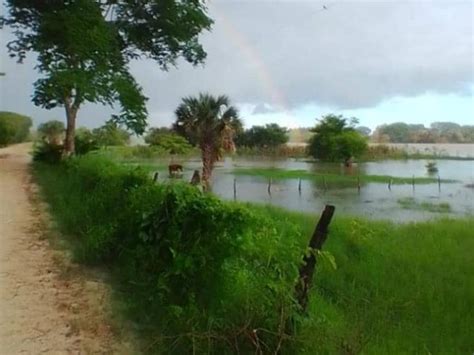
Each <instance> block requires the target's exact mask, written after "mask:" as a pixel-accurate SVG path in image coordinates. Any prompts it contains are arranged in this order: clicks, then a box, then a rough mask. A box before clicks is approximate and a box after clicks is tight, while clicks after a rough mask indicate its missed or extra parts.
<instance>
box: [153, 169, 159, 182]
mask: <svg viewBox="0 0 474 355" xmlns="http://www.w3.org/2000/svg"><path fill="white" fill-rule="evenodd" d="M158 176H159V172H158V171H155V173H154V174H153V182H157V181H158Z"/></svg>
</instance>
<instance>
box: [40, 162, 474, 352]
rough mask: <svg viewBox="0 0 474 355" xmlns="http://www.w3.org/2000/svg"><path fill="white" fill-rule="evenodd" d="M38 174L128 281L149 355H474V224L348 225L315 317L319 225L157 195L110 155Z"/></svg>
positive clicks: (324, 263)
mask: <svg viewBox="0 0 474 355" xmlns="http://www.w3.org/2000/svg"><path fill="white" fill-rule="evenodd" d="M35 174H36V177H37V179H38V182H39V183H40V186H41V187H42V191H43V192H44V194H45V196H46V198H47V200H48V202H49V203H50V206H51V209H52V212H53V216H54V217H55V218H56V219H57V221H58V222H59V226H60V227H61V228H62V230H63V232H64V234H65V235H70V236H72V239H71V247H72V248H73V251H75V252H76V255H78V256H79V257H80V258H82V259H85V260H88V261H90V262H95V263H99V262H102V263H106V265H107V269H108V270H115V272H114V275H115V276H116V282H115V283H114V286H115V287H117V289H116V290H115V291H116V292H114V295H115V296H116V297H120V300H121V301H122V302H123V303H124V304H123V306H124V307H123V308H121V309H122V310H125V312H126V313H125V314H126V315H127V316H129V317H130V318H131V319H132V320H133V321H134V324H135V325H136V326H137V330H139V331H140V332H141V333H140V334H141V335H142V336H143V337H144V339H145V341H144V350H145V351H146V352H151V353H170V352H171V353H183V354H187V353H191V352H192V351H195V353H218V354H226V353H236V352H237V350H236V349H237V347H238V351H239V352H240V353H255V352H256V351H257V352H258V349H259V348H260V349H261V350H262V352H263V353H275V351H276V349H277V348H279V351H280V352H281V353H291V354H315V353H321V354H336V353H361V352H363V353H367V354H398V353H423V352H430V353H435V352H440V353H465V352H469V351H470V349H472V348H473V346H474V343H473V339H472V336H471V335H472V333H473V332H474V315H473V313H472V312H471V310H472V308H473V307H474V304H473V300H474V282H473V279H472V277H471V274H472V269H473V268H474V265H473V262H474V260H473V259H472V255H471V254H472V253H471V250H472V249H473V248H474V239H473V238H471V237H470V236H471V234H472V233H471V231H472V230H473V228H474V220H473V219H472V218H471V219H464V220H450V219H440V220H435V221H430V222H423V223H410V224H401V225H396V224H393V223H389V222H376V221H368V220H363V219H352V218H348V217H341V216H339V217H337V218H335V220H334V221H333V223H332V224H331V226H330V232H329V237H328V240H327V242H326V244H325V245H324V251H323V253H319V254H318V264H317V265H318V266H317V270H316V275H315V280H314V289H313V291H312V293H311V295H310V300H309V307H308V314H307V316H306V317H303V316H300V315H297V314H296V313H295V309H294V303H293V300H292V293H293V288H294V284H295V280H296V276H297V267H298V265H299V262H300V260H301V256H302V253H303V252H304V251H305V250H306V246H307V243H308V240H309V237H310V235H311V234H312V232H313V228H314V225H315V223H316V216H309V215H304V214H299V213H293V212H288V211H285V210H282V209H279V208H274V207H271V206H257V205H251V204H245V205H242V204H232V203H226V202H222V201H219V200H217V199H216V198H214V197H212V196H210V195H209V194H201V193H199V192H198V191H197V190H196V189H193V188H192V187H191V186H187V185H181V184H171V185H159V184H158V185H157V184H153V183H152V182H151V181H150V180H151V179H150V178H149V177H148V176H146V174H144V172H143V171H141V170H136V169H133V170H132V169H129V168H124V167H121V166H119V165H116V164H113V163H111V162H108V161H107V160H104V159H103V158H99V157H96V156H86V157H81V158H74V159H71V160H70V161H68V162H67V163H66V164H62V165H58V166H54V167H47V166H44V165H36V166H35ZM336 213H337V211H336ZM335 266H336V267H335Z"/></svg>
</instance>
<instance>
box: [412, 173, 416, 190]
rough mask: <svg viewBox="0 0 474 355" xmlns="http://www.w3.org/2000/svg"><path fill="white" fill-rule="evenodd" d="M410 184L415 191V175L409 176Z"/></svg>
mask: <svg viewBox="0 0 474 355" xmlns="http://www.w3.org/2000/svg"><path fill="white" fill-rule="evenodd" d="M411 185H412V186H413V191H415V175H413V177H412V178H411Z"/></svg>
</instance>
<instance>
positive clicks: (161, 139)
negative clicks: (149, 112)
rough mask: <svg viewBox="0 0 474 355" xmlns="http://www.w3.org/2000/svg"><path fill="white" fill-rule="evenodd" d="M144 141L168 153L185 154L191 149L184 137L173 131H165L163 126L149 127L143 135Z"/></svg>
mask: <svg viewBox="0 0 474 355" xmlns="http://www.w3.org/2000/svg"><path fill="white" fill-rule="evenodd" d="M145 142H146V143H148V144H149V145H151V146H154V147H158V148H160V149H163V150H165V151H166V152H168V153H169V154H186V153H188V152H189V151H190V150H191V149H192V146H191V145H190V144H189V142H188V141H187V140H186V138H184V137H183V136H180V135H178V134H176V133H174V132H167V131H166V130H164V129H163V128H152V129H150V131H149V132H148V134H147V135H146V136H145Z"/></svg>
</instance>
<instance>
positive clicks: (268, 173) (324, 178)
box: [231, 168, 454, 186]
mask: <svg viewBox="0 0 474 355" xmlns="http://www.w3.org/2000/svg"><path fill="white" fill-rule="evenodd" d="M231 173H232V174H235V175H249V176H262V177H266V178H272V179H277V180H278V179H304V180H314V181H316V182H319V183H322V182H327V183H328V184H331V183H333V184H340V183H352V186H356V183H357V179H359V180H360V182H363V183H368V182H375V183H384V184H388V183H389V182H390V181H392V184H411V183H412V182H413V180H414V181H415V183H416V184H431V183H435V182H437V181H438V179H437V178H431V177H415V178H414V179H413V178H412V177H398V176H389V175H363V174H361V175H342V174H335V173H329V172H328V173H316V172H311V171H308V170H285V169H278V168H237V169H234V170H233V171H232V172H231ZM441 182H446V183H450V182H454V180H450V179H441Z"/></svg>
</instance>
